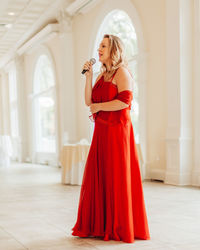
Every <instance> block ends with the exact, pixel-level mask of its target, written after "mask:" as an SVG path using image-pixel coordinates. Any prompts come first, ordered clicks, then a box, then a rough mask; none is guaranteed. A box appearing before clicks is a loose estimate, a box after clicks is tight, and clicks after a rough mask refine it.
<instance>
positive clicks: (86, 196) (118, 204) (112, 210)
mask: <svg viewBox="0 0 200 250" xmlns="http://www.w3.org/2000/svg"><path fill="white" fill-rule="evenodd" d="M98 51H99V61H100V62H101V63H102V68H101V74H100V75H99V76H98V77H97V80H96V83H95V85H94V87H92V77H93V72H92V65H91V63H90V62H86V63H85V64H84V67H83V69H86V70H87V71H86V73H85V75H86V85H85V103H86V105H87V106H89V107H90V111H91V113H92V118H93V120H94V122H95V127H94V134H93V138H92V143H91V147H90V151H89V154H88V158H87V161H86V165H85V170H84V175H83V180H82V186H81V191H80V198H79V208H78V216H77V221H76V224H75V226H74V227H73V228H72V230H73V232H72V235H74V236H79V237H89V236H95V237H100V238H101V239H103V240H118V241H119V240H122V241H124V242H128V243H132V242H134V239H144V240H148V239H150V234H149V228H148V222H147V215H146V210H145V203H144V196H143V188H142V180H141V175H140V168H139V159H138V154H137V149H136V144H135V140H134V132H133V126H132V122H131V118H130V109H131V100H132V99H133V95H132V85H133V78H132V77H131V74H130V73H129V70H128V69H127V63H126V62H125V58H124V50H123V44H122V41H121V40H120V39H119V38H118V37H116V36H114V35H104V38H103V40H102V42H101V44H100V47H99V49H98Z"/></svg>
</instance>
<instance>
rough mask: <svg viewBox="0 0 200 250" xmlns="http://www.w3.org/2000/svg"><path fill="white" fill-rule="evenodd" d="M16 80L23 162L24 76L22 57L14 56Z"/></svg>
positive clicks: (26, 146)
mask: <svg viewBox="0 0 200 250" xmlns="http://www.w3.org/2000/svg"><path fill="white" fill-rule="evenodd" d="M15 65H16V80H17V94H18V96H17V100H18V121H19V138H20V141H19V157H18V159H19V161H20V162H25V161H26V157H27V150H28V136H27V113H26V110H27V109H26V107H27V103H26V101H27V98H26V95H25V89H26V84H25V76H24V72H25V69H24V57H23V55H22V56H16V58H15Z"/></svg>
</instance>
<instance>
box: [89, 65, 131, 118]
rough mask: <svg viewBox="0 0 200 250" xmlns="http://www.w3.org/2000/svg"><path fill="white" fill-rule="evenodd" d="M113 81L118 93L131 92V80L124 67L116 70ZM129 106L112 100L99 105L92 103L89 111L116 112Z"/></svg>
mask: <svg viewBox="0 0 200 250" xmlns="http://www.w3.org/2000/svg"><path fill="white" fill-rule="evenodd" d="M115 81H116V84H117V88H118V92H119V93H120V92H122V91H124V90H131V91H132V84H133V79H132V77H131V75H130V73H129V72H128V70H127V69H126V68H125V67H120V68H119V69H118V70H117V73H116V75H115ZM128 106H129V105H128V104H126V103H125V102H122V101H120V100H117V99H115V100H112V101H109V102H101V103H92V104H91V105H90V111H91V112H92V113H96V112H98V111H101V110H102V111H117V110H121V109H124V108H127V107H128Z"/></svg>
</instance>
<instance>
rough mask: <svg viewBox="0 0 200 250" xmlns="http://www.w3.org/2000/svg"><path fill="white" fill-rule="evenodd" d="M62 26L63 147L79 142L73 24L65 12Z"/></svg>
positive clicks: (62, 15)
mask: <svg viewBox="0 0 200 250" xmlns="http://www.w3.org/2000/svg"><path fill="white" fill-rule="evenodd" d="M58 20H59V24H60V33H59V45H60V48H59V51H60V67H59V68H58V75H59V83H58V95H59V98H58V101H59V110H60V112H59V119H60V135H61V145H63V143H66V142H69V143H74V142H76V141H77V137H76V136H77V135H76V106H75V105H76V91H75V89H76V86H75V85H76V83H75V77H74V41H73V34H72V22H71V18H70V17H68V16H67V15H66V14H65V13H64V12H62V11H61V12H60V13H59V16H58Z"/></svg>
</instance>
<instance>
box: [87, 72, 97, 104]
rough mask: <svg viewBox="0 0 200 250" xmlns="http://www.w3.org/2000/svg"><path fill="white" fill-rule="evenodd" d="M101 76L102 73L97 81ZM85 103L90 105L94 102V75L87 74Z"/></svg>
mask: <svg viewBox="0 0 200 250" xmlns="http://www.w3.org/2000/svg"><path fill="white" fill-rule="evenodd" d="M100 77H101V74H100V75H99V76H98V77H97V79H96V81H95V84H96V82H97V81H98V80H99V78H100ZM85 104H86V105H87V106H90V105H91V104H92V75H89V76H86V83H85Z"/></svg>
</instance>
